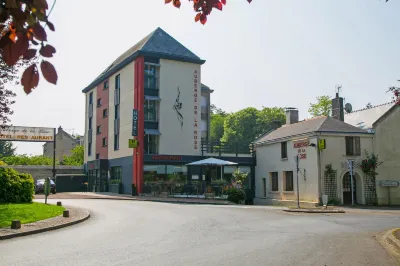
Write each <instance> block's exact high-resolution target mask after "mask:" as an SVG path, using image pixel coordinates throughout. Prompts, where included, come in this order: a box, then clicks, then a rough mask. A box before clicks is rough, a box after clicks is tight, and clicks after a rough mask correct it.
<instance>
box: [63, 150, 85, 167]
mask: <svg viewBox="0 0 400 266" xmlns="http://www.w3.org/2000/svg"><path fill="white" fill-rule="evenodd" d="M71 152H72V154H71V156H65V157H64V161H63V164H64V165H75V166H82V165H83V161H84V154H85V151H84V148H83V146H82V145H78V146H75V148H73V149H72V151H71Z"/></svg>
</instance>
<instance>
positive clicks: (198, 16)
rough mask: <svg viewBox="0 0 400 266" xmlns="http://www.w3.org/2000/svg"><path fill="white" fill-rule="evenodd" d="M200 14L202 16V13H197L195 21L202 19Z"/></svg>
mask: <svg viewBox="0 0 400 266" xmlns="http://www.w3.org/2000/svg"><path fill="white" fill-rule="evenodd" d="M200 16H201V13H197V15H196V17H195V18H194V21H195V22H197V21H199V20H200Z"/></svg>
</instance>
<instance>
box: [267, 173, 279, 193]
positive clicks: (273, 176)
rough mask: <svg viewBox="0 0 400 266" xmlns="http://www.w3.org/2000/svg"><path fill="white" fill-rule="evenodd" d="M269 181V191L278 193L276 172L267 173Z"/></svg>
mask: <svg viewBox="0 0 400 266" xmlns="http://www.w3.org/2000/svg"><path fill="white" fill-rule="evenodd" d="M269 175H270V180H271V183H270V184H271V191H279V183H278V172H271V173H269Z"/></svg>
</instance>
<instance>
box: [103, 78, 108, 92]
mask: <svg viewBox="0 0 400 266" xmlns="http://www.w3.org/2000/svg"><path fill="white" fill-rule="evenodd" d="M103 87H104V89H105V90H106V89H108V80H106V81H104V83H103Z"/></svg>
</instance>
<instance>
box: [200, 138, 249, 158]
mask: <svg viewBox="0 0 400 266" xmlns="http://www.w3.org/2000/svg"><path fill="white" fill-rule="evenodd" d="M201 153H202V155H203V156H204V153H217V154H218V155H219V156H221V155H223V154H236V156H238V155H239V154H252V155H254V145H253V144H249V143H243V142H234V143H228V142H222V141H206V140H203V141H201Z"/></svg>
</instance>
